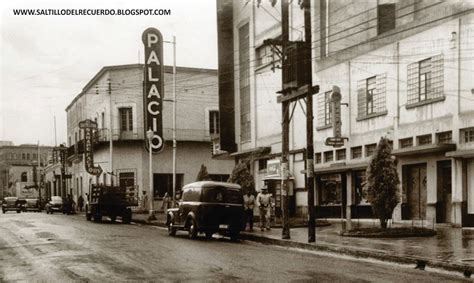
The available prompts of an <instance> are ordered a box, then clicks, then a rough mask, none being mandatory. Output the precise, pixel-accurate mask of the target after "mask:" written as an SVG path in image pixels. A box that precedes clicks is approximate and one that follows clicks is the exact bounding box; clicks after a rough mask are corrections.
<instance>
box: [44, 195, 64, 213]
mask: <svg viewBox="0 0 474 283" xmlns="http://www.w3.org/2000/svg"><path fill="white" fill-rule="evenodd" d="M44 210H46V213H47V214H53V212H62V211H63V199H62V198H61V197H60V196H52V197H51V200H50V201H49V202H48V203H47V204H46V205H45V208H44Z"/></svg>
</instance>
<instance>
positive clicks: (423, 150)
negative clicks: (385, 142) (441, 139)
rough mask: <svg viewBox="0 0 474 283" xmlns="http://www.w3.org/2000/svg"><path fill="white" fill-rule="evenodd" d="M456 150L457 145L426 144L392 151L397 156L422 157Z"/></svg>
mask: <svg viewBox="0 0 474 283" xmlns="http://www.w3.org/2000/svg"><path fill="white" fill-rule="evenodd" d="M455 149H456V145H455V144H451V143H449V144H426V145H418V146H412V147H406V148H399V149H395V150H394V151H392V154H393V155H395V156H410V155H420V154H427V153H435V152H447V151H452V150H455Z"/></svg>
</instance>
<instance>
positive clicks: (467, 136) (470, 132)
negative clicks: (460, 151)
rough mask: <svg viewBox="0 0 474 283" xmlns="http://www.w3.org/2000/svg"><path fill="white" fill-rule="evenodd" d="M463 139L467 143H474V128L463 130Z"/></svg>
mask: <svg viewBox="0 0 474 283" xmlns="http://www.w3.org/2000/svg"><path fill="white" fill-rule="evenodd" d="M461 139H462V140H463V141H464V142H465V143H468V142H474V128H467V129H461Z"/></svg>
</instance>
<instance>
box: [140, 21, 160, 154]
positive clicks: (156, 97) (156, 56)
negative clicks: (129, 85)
mask: <svg viewBox="0 0 474 283" xmlns="http://www.w3.org/2000/svg"><path fill="white" fill-rule="evenodd" d="M142 41H143V44H144V46H145V70H144V85H143V106H144V114H145V115H144V118H145V119H144V120H145V121H144V127H143V130H144V137H146V136H147V134H146V132H147V131H148V130H149V129H151V130H152V131H153V133H154V135H153V138H152V140H151V149H150V148H149V146H148V141H147V139H146V138H145V147H146V149H147V150H152V153H158V152H160V151H162V150H163V147H164V140H163V114H162V110H163V95H164V82H163V78H164V65H163V37H162V35H161V32H160V31H159V30H157V29H156V28H148V29H146V30H145V31H144V32H143V34H142Z"/></svg>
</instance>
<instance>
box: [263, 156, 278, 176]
mask: <svg viewBox="0 0 474 283" xmlns="http://www.w3.org/2000/svg"><path fill="white" fill-rule="evenodd" d="M280 170H281V167H280V160H278V159H275V160H268V161H267V175H266V176H265V177H266V178H268V177H277V178H279V177H281V171H280Z"/></svg>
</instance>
